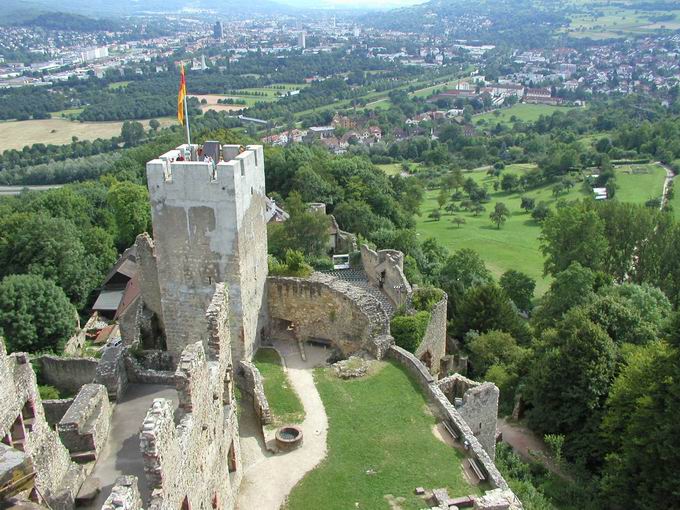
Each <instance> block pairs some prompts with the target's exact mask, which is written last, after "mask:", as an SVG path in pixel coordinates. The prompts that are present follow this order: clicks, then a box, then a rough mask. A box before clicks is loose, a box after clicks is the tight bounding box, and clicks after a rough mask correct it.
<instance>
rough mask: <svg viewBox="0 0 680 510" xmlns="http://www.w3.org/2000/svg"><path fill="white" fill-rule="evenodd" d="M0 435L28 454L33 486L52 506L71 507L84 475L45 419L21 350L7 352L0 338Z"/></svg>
mask: <svg viewBox="0 0 680 510" xmlns="http://www.w3.org/2000/svg"><path fill="white" fill-rule="evenodd" d="M0 402H2V405H0V438H1V439H2V442H3V443H5V444H7V445H10V446H13V447H14V448H17V449H20V450H22V451H24V452H25V453H26V455H28V456H29V457H30V458H31V460H32V462H33V465H34V467H35V471H36V477H35V486H36V487H37V488H38V490H39V491H40V493H41V494H42V495H43V496H44V498H45V500H46V501H47V502H48V503H49V505H50V506H51V507H52V508H53V509H54V510H65V509H70V508H72V507H73V502H74V498H75V494H76V492H77V490H78V488H79V487H80V484H81V483H82V481H83V479H84V473H83V470H82V468H81V467H80V466H78V465H76V464H74V463H72V462H71V458H70V456H69V452H68V450H67V449H66V448H64V445H62V444H61V442H60V441H59V437H58V436H57V433H56V432H55V431H53V430H52V429H51V428H50V427H49V425H48V424H47V421H46V420H45V414H44V410H43V406H42V401H41V399H40V395H39V393H38V385H37V382H36V378H35V374H34V372H33V370H32V369H31V365H30V363H29V361H28V356H27V355H26V354H25V353H15V354H11V355H7V351H6V350H5V342H4V339H2V338H0Z"/></svg>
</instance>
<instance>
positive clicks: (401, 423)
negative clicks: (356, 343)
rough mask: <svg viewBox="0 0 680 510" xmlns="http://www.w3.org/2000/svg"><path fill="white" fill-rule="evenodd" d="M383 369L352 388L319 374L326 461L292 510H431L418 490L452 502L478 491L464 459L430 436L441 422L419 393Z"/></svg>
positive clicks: (292, 500) (396, 370)
mask: <svg viewBox="0 0 680 510" xmlns="http://www.w3.org/2000/svg"><path fill="white" fill-rule="evenodd" d="M381 365H382V366H381V367H380V368H379V369H378V370H377V371H375V372H373V373H372V375H369V376H366V377H363V378H360V379H356V380H347V381H345V380H341V379H338V378H337V377H335V376H334V375H333V373H332V372H331V371H330V370H329V369H323V368H320V369H317V370H316V372H315V381H316V386H317V388H318V390H319V393H320V395H321V399H322V400H323V404H324V407H325V408H326V413H327V415H328V422H329V429H328V455H327V457H326V459H325V460H324V461H323V462H322V463H321V464H320V465H319V466H318V467H317V468H316V469H314V470H313V471H311V472H310V473H308V474H307V476H305V478H304V479H303V480H302V481H301V482H300V483H299V484H298V485H297V486H296V487H295V488H294V489H293V491H292V492H291V494H290V496H289V498H288V505H287V507H286V508H287V509H288V510H308V509H311V508H324V509H327V510H346V509H349V508H353V509H354V508H356V509H367V510H379V509H385V510H387V509H389V508H391V507H392V506H391V505H390V500H391V499H392V498H404V499H403V501H402V500H401V499H399V500H398V501H399V507H398V508H401V509H403V510H411V509H414V510H416V509H420V508H424V507H425V506H427V505H426V504H425V502H424V501H423V500H422V499H421V498H419V497H418V496H415V495H414V494H413V490H414V489H415V488H416V487H418V486H423V487H426V488H437V487H448V488H449V493H450V494H451V495H452V496H454V495H456V496H463V495H467V494H473V493H476V492H478V491H479V488H476V487H472V486H470V485H469V484H468V483H467V481H466V480H465V478H464V475H463V471H462V467H461V462H462V460H463V458H464V457H463V454H462V453H460V452H458V451H457V450H454V449H453V448H451V447H450V446H447V445H446V444H444V443H443V442H441V441H440V440H439V439H437V438H436V437H435V436H434V435H433V433H432V428H433V426H434V425H435V424H436V423H437V420H436V419H435V418H434V417H433V416H432V415H431V414H430V413H429V411H428V409H427V403H426V399H425V397H424V396H423V394H422V393H421V391H420V388H419V387H418V386H417V385H416V383H415V382H414V381H413V380H412V379H411V378H410V376H409V375H408V374H407V373H406V372H405V371H404V370H403V369H402V368H401V367H399V366H398V365H397V364H394V363H382V364H381ZM329 495H333V497H332V498H329ZM393 501H394V500H393Z"/></svg>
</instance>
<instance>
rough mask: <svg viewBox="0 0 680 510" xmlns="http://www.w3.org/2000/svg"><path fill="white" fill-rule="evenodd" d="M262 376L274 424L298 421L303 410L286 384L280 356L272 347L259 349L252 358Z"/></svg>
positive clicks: (296, 397)
mask: <svg viewBox="0 0 680 510" xmlns="http://www.w3.org/2000/svg"><path fill="white" fill-rule="evenodd" d="M253 362H254V363H255V366H256V367H257V369H258V370H259V371H260V373H261V374H262V377H263V378H264V392H265V394H266V395H267V400H268V401H269V407H270V408H271V411H272V414H273V415H274V423H273V425H274V426H280V425H283V424H287V423H300V422H301V421H302V420H304V418H305V411H304V409H303V407H302V403H301V402H300V399H299V398H298V396H297V393H295V391H294V390H293V389H292V388H291V387H290V386H288V378H287V377H286V373H285V372H284V371H283V367H282V366H281V358H280V357H279V354H278V353H277V352H276V351H275V350H274V349H266V348H263V349H260V350H258V351H257V353H256V354H255V358H254V359H253Z"/></svg>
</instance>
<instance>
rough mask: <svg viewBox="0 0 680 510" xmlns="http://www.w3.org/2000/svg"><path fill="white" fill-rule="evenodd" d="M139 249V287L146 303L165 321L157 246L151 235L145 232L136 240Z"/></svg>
mask: <svg viewBox="0 0 680 510" xmlns="http://www.w3.org/2000/svg"><path fill="white" fill-rule="evenodd" d="M135 247H136V249H137V265H138V267H139V274H140V279H139V288H140V290H141V295H142V300H143V301H144V305H145V306H146V307H147V308H148V309H149V310H151V311H152V312H153V313H155V314H156V316H157V317H158V318H159V320H160V321H161V327H162V324H163V323H162V321H163V309H162V307H161V289H160V287H159V286H158V265H157V261H156V247H155V246H154V243H153V239H151V236H149V234H147V233H146V232H144V233H143V234H139V235H138V236H137V239H136V240H135Z"/></svg>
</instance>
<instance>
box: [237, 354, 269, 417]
mask: <svg viewBox="0 0 680 510" xmlns="http://www.w3.org/2000/svg"><path fill="white" fill-rule="evenodd" d="M239 375H240V376H241V379H242V381H243V383H244V384H243V385H242V389H243V390H244V391H245V392H246V393H247V394H248V395H250V397H251V398H252V399H253V408H254V410H255V415H256V416H257V417H258V419H259V420H260V425H261V426H263V425H269V424H270V423H271V422H272V413H271V410H270V409H269V402H268V401H267V395H266V394H265V392H264V384H263V379H262V374H260V371H259V370H258V369H257V367H256V366H255V365H253V364H252V363H251V362H250V361H245V360H242V361H241V362H240V363H239Z"/></svg>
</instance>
